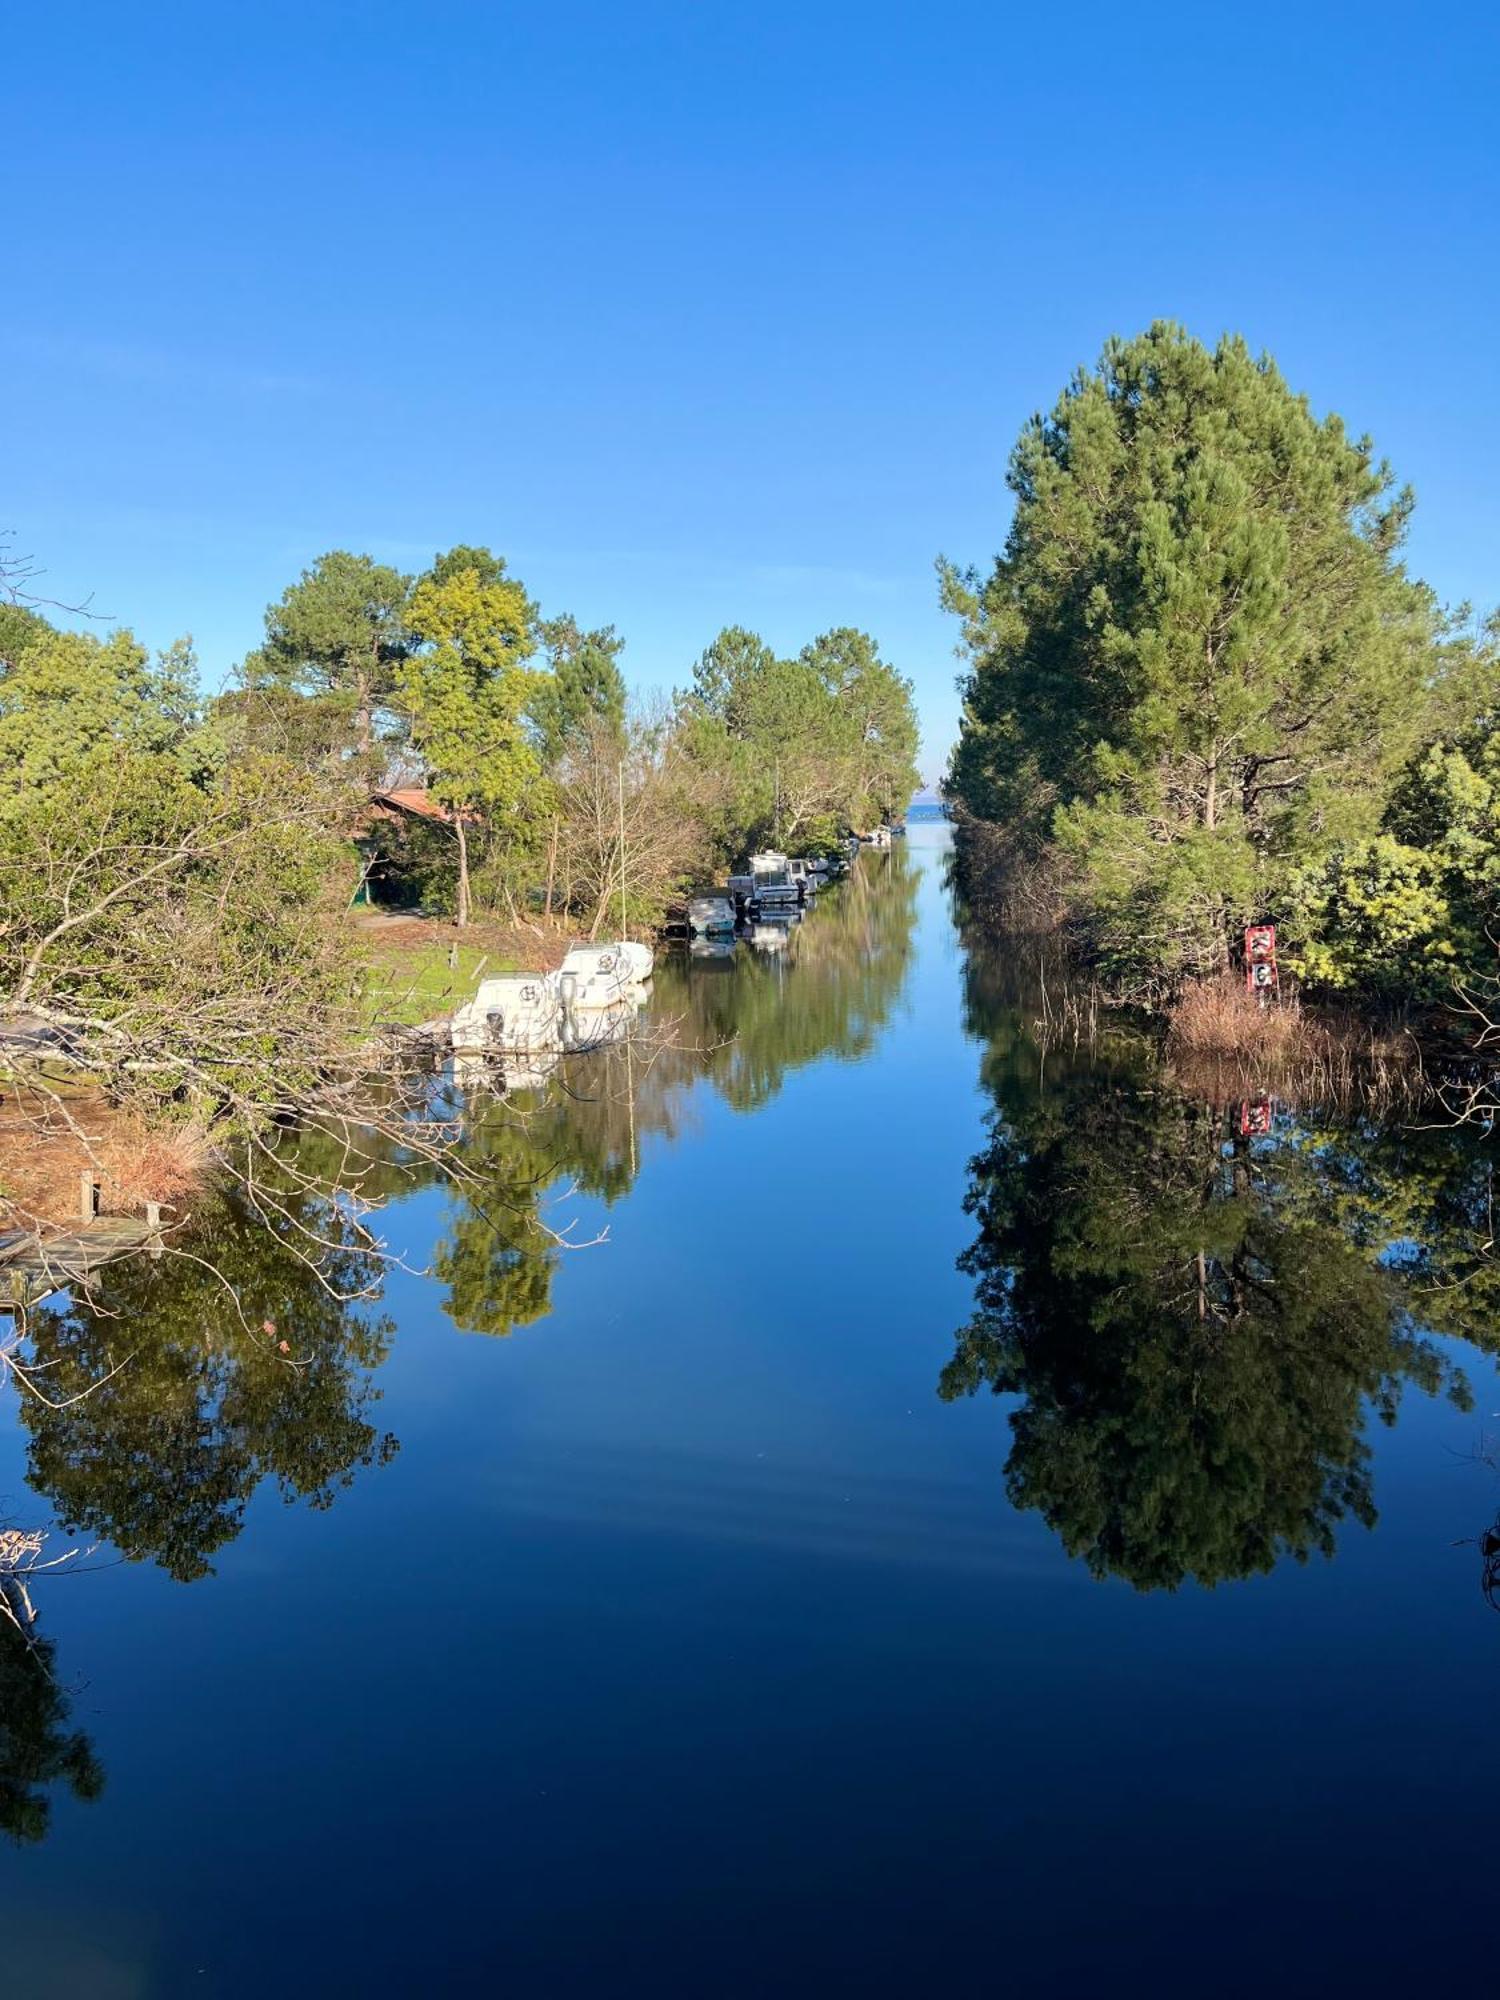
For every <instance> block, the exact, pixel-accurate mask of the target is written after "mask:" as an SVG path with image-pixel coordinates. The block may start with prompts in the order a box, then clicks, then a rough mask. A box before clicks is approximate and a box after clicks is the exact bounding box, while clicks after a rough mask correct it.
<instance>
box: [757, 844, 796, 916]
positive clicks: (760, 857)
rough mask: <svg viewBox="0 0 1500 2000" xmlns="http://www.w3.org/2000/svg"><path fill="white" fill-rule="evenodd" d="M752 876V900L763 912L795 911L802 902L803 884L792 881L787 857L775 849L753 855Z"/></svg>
mask: <svg viewBox="0 0 1500 2000" xmlns="http://www.w3.org/2000/svg"><path fill="white" fill-rule="evenodd" d="M750 875H751V879H752V882H753V885H754V886H753V888H752V891H751V899H752V901H753V902H754V903H755V905H756V906H757V908H759V909H761V910H774V909H795V908H796V906H797V904H798V903H799V902H800V901H801V900H802V888H801V884H800V883H797V882H794V881H793V880H792V875H791V868H790V864H789V863H788V861H787V858H786V856H785V855H784V854H778V853H777V852H776V850H775V849H774V848H767V849H766V850H765V852H764V853H762V854H752V855H751V857H750Z"/></svg>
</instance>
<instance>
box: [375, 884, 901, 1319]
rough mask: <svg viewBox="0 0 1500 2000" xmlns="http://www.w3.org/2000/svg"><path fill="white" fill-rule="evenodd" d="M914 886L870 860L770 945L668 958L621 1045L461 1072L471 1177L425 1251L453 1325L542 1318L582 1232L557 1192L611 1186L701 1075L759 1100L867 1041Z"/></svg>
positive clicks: (889, 996) (676, 1116) (600, 1190)
mask: <svg viewBox="0 0 1500 2000" xmlns="http://www.w3.org/2000/svg"><path fill="white" fill-rule="evenodd" d="M916 885H917V874H916V870H915V869H914V868H913V867H912V866H911V864H910V863H909V862H908V861H907V858H906V856H905V854H904V853H903V854H896V855H890V856H885V857H878V858H875V859H873V860H872V861H870V862H868V863H866V864H865V865H864V866H861V867H860V868H858V869H856V870H855V871H854V872H853V873H852V874H851V876H850V877H849V879H848V880H847V881H845V882H844V883H842V884H841V885H840V886H839V887H838V888H837V889H836V890H834V891H832V892H825V893H824V894H823V895H822V896H821V897H820V898H819V900H818V903H817V905H816V906H815V908H814V909H813V910H812V911H811V912H809V914H808V916H807V918H806V920H805V921H803V922H800V923H797V924H794V925H789V926H784V927H783V932H784V935H782V936H781V940H780V943H779V946H778V949H777V950H776V951H775V952H773V953H769V952H764V951H762V950H760V949H757V948H756V947H755V946H754V944H753V943H752V942H751V941H750V940H742V941H740V942H739V943H738V944H736V945H734V946H733V947H731V948H730V950H729V951H728V952H727V953H726V952H722V951H719V950H715V951H713V952H710V953H706V954H705V953H700V952H696V951H690V950H687V949H684V950H681V951H679V952H676V953H674V954H671V955H669V956H667V957H665V958H664V959H663V960H662V962H661V963H660V964H659V966H658V970H657V974H656V979H655V982H654V987H653V993H652V999H651V1006H650V1010H649V1015H648V1017H647V1018H646V1019H645V1021H644V1022H643V1023H642V1024H641V1025H640V1027H639V1028H638V1030H637V1032H635V1033H634V1034H632V1035H631V1036H630V1037H629V1038H628V1039H626V1040H624V1041H623V1042H621V1043H620V1044H619V1045H617V1046H610V1047H604V1048H600V1049H598V1050H596V1051H595V1052H594V1053H592V1054H590V1055H587V1056H582V1057H573V1056H565V1057H561V1058H557V1059H555V1060H553V1061H552V1062H551V1063H549V1064H547V1065H545V1066H538V1065H537V1064H536V1063H535V1061H534V1059H527V1060H526V1065H525V1067H518V1066H517V1065H516V1064H515V1063H513V1062H509V1061H507V1059H504V1058H502V1059H501V1060H500V1061H499V1063H498V1065H497V1066H495V1067H494V1068H493V1069H492V1070H491V1071H490V1073H489V1075H488V1076H484V1075H482V1074H481V1073H480V1072H479V1071H478V1070H476V1069H473V1068H471V1069H469V1070H468V1071H466V1072H465V1073H464V1074H463V1075H462V1076H460V1077H459V1078H458V1079H457V1083H458V1088H459V1089H460V1091H461V1093H462V1098H463V1112H464V1118H465V1143H464V1164H465V1168H466V1170H467V1171H468V1173H469V1174H471V1175H472V1176H473V1177H474V1181H473V1184H472V1185H467V1186H465V1187H464V1188H463V1189H462V1190H461V1191H456V1192H455V1195H454V1198H453V1202H452V1207H451V1211H450V1216H449V1219H448V1221H447V1223H446V1225H445V1227H444V1229H443V1232H442V1236H441V1239H440V1241H439V1243H438V1245H437V1247H436V1249H435V1251H434V1253H433V1256H432V1271H433V1274H434V1275H435V1276H436V1277H437V1278H438V1279H439V1280H440V1281H441V1283H442V1284H443V1286H444V1288H445V1289H444V1295H443V1300H442V1303H443V1309H444V1311H445V1312H446V1313H447V1314H448V1315H449V1317H450V1318H451V1319H452V1320H453V1321H454V1322H455V1324H456V1325H458V1326H460V1327H462V1328H464V1329H465V1330H468V1331H476V1332H481V1333H491V1334H506V1333H509V1332H511V1331H512V1330H513V1329H514V1328H516V1327H519V1326H526V1325H530V1324H532V1323H533V1322H535V1321H536V1320H539V1319H541V1318H542V1317H544V1316H545V1314H546V1313H547V1311H548V1310H549V1307H550V1303H551V1287H552V1282H553V1278H554V1276H555V1273H556V1270H557V1266H558V1262H559V1259H560V1257H561V1256H562V1254H563V1247H564V1244H565V1243H567V1242H577V1241H578V1240H579V1239H578V1236H577V1233H576V1230H575V1231H574V1232H573V1233H572V1234H571V1235H570V1234H569V1215H568V1210H567V1205H566V1202H565V1201H564V1200H562V1199H561V1197H562V1196H564V1195H567V1194H572V1193H575V1192H576V1193H581V1194H583V1195H587V1196H591V1197H594V1198H596V1199H598V1200H600V1201H602V1202H604V1203H605V1204H606V1205H609V1204H612V1203H614V1202H615V1201H617V1200H618V1199H619V1198H620V1197H621V1196H622V1195H624V1194H625V1193H626V1192H627V1191H628V1190H629V1188H630V1187H631V1186H632V1184H633V1183H634V1180H635V1178H636V1176H637V1174H638V1173H639V1171H640V1165H641V1160H642V1158H643V1156H644V1151H645V1148H646V1147H647V1145H648V1143H649V1142H650V1141H652V1140H653V1139H661V1138H665V1139H668V1140H671V1139H672V1138H674V1137H675V1136H676V1135H677V1134H678V1132H679V1131H680V1130H681V1128H682V1124H683V1120H684V1118H685V1117H686V1116H687V1115H688V1111H687V1107H688V1102H689V1098H690V1096H691V1094H692V1093H693V1091H694V1090H695V1089H697V1088H698V1087H699V1086H700V1085H703V1084H707V1085H708V1086H709V1087H710V1088H712V1089H713V1090H715V1091H716V1092H717V1093H718V1094H719V1095H720V1096H722V1097H723V1098H724V1099H725V1100H726V1101H727V1102H728V1103H729V1104H730V1105H732V1106H733V1107H734V1109H735V1110H737V1111H754V1110H756V1109H758V1108H759V1107H761V1106H762V1105H764V1104H766V1103H768V1102H769V1101H770V1100H771V1099H773V1098H774V1097H775V1096H776V1095H777V1093H778V1092H779V1091H780V1090H781V1089H782V1087H783V1086H784V1084H785V1082H786V1079H787V1077H788V1075H789V1074H790V1073H791V1072H792V1071H794V1070H796V1069H798V1068H801V1067H803V1066H805V1065H806V1064H808V1063H812V1062H816V1061H818V1060H820V1059H822V1058H825V1057H829V1056H833V1057H837V1058H839V1059H842V1060H845V1061H855V1060H857V1059H858V1058H859V1057H860V1056H861V1055H863V1054H865V1053H866V1052H867V1051H868V1050H869V1049H870V1048H872V1047H873V1045H874V1042H875V1040H876V1038H877V1036H878V1035H879V1033H880V1030H881V1028H882V1027H883V1026H884V1024H885V1023H886V1021H887V1020H888V1019H889V1018H890V1015H891V1011H892V1009H893V1007H894V1006H895V1004H896V1001H897V999H898V997H899V994H900V992H901V988H902V985H903V982H904V980H905V977H906V973H907V970H908V968H909V966H910V963H911V957H912V951H913V932H914V927H915V914H916ZM403 1171H406V1172H411V1171H412V1168H411V1166H410V1163H407V1165H406V1166H405V1167H404V1168H403Z"/></svg>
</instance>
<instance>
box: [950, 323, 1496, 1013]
mask: <svg viewBox="0 0 1500 2000" xmlns="http://www.w3.org/2000/svg"><path fill="white" fill-rule="evenodd" d="M1009 485H1010V488H1011V491H1012V494H1013V495H1014V512H1013V516H1012V520H1011V525H1010V530H1009V533H1008V536H1007V539H1006V543H1005V547H1004V550H1003V552H1002V554H1001V555H1000V556H999V557H998V558H997V560H996V561H995V563H994V565H993V566H992V568H991V569H990V570H989V572H988V573H981V572H979V571H977V570H972V569H971V570H961V569H959V568H956V567H954V566H953V565H950V564H944V565H942V590H943V596H944V601H945V603H946V604H947V606H948V608H949V609H950V610H951V611H953V612H954V613H955V614H956V615H957V616H958V618H959V619H960V620H961V624H962V651H963V654H964V656H965V659H966V672H965V675H964V678H963V682H962V689H963V694H964V711H963V721H962V729H961V734H960V738H959V742H958V746H957V749H956V751H955V753H954V756H953V760H952V765H951V768H950V771H949V776H948V790H949V795H950V797H951V799H952V801H953V803H954V807H955V811H956V813H957V815H958V817H959V820H960V847H961V852H962V855H963V864H964V869H965V875H966V882H967V886H968V888H969V891H970V894H971V899H972V900H973V902H974V904H975V906H976V907H977V908H979V909H981V910H985V911H987V912H988V914H989V919H990V921H991V922H992V923H995V924H1007V925H1020V926H1022V927H1025V928H1031V929H1038V928H1041V929H1058V930H1060V931H1061V932H1062V933H1063V935H1064V936H1065V938H1066V939H1067V941H1068V944H1069V946H1070V948H1071V949H1072V951H1073V952H1074V954H1075V955H1076V957H1077V958H1078V959H1080V960H1081V961H1082V962H1083V963H1085V964H1086V965H1087V966H1089V967H1090V968H1091V970H1092V971H1093V972H1094V973H1095V974H1096V976H1097V977H1098V978H1099V979H1100V980H1101V981H1102V982H1103V984H1104V985H1105V987H1106V988H1107V989H1108V991H1109V992H1110V993H1111V994H1113V995H1114V996H1116V997H1122V998H1127V999H1131V1000H1135V1001H1139V1002H1144V1003H1146V1004H1149V1005H1152V1006H1168V1007H1170V1006H1173V1005H1176V1006H1177V1007H1179V1008H1180V1007H1181V1006H1182V1004H1183V996H1184V994H1185V993H1186V992H1188V991H1189V990H1190V989H1191V988H1192V987H1193V985H1194V983H1195V982H1201V981H1207V982H1209V994H1208V996H1202V997H1197V998H1194V999H1192V1000H1191V1001H1189V1003H1188V1004H1189V1007H1190V1009H1191V1011H1190V1013H1189V1015H1188V1016H1187V1017H1185V1018H1184V1019H1182V1021H1181V1023H1180V1027H1179V1031H1178V1032H1179V1036H1180V1037H1191V1036H1193V1035H1199V1034H1201V1033H1202V1032H1203V1031H1204V1024H1205V1022H1206V1021H1207V1019H1208V1017H1209V1016H1210V1015H1212V1016H1214V1017H1215V1019H1216V1023H1217V1026H1216V1030H1215V1031H1216V1032H1221V1031H1222V1030H1223V1029H1224V1028H1225V1026H1226V1021H1225V1012H1224V1005H1223V1004H1221V1002H1220V1001H1219V1000H1217V999H1215V998H1214V997H1212V996H1214V995H1217V994H1219V992H1220V990H1221V989H1220V982H1221V981H1222V980H1223V978H1224V977H1225V975H1226V973H1229V972H1231V971H1237V969H1238V952H1239V947H1240V940H1241V938H1242V935H1243V932H1244V929H1245V927H1246V926H1247V925H1250V924H1254V923H1263V922H1272V923H1275V924H1276V926H1277V928H1278V933H1279V946H1280V963H1281V968H1282V972H1283V974H1284V975H1290V976H1291V979H1292V980H1293V981H1295V982H1296V984H1297V985H1298V986H1299V987H1300V989H1301V990H1302V992H1303V993H1304V994H1305V995H1306V996H1307V997H1308V998H1309V999H1310V1000H1311V1001H1313V1002H1315V1003H1316V1002H1320V1001H1323V1000H1329V999H1333V1000H1339V1001H1343V1002H1348V1003H1351V1004H1353V1005H1354V1006H1356V1007H1357V1008H1359V1009H1361V1010H1363V1011H1364V1012H1366V1013H1369V1012H1372V1011H1373V1012H1378V1013H1381V1014H1383V1015H1385V1016H1387V1017H1397V1018H1400V1019H1403V1020H1406V1019H1411V1018H1413V1017H1416V1016H1419V1015H1421V1016H1424V1017H1425V1018H1426V1019H1427V1020H1428V1021H1429V1022H1431V1021H1435V1020H1438V1021H1440V1020H1442V1019H1444V1018H1448V1019H1450V1020H1452V1019H1455V1018H1456V1014H1457V1013H1458V1012H1462V1011H1463V1010H1465V1009H1470V1008H1478V1009H1480V1010H1481V1011H1485V1012H1489V1013H1492V1012H1493V1011H1494V1010H1493V1008H1492V1007H1490V1006H1489V1005H1488V1003H1489V1000H1490V998H1491V996H1493V994H1494V993H1495V991H1496V970H1497V959H1496V940H1497V938H1500V738H1497V736H1496V733H1495V719H1496V708H1497V700H1500V623H1497V622H1496V621H1495V620H1493V619H1492V620H1491V621H1490V622H1489V623H1488V624H1487V625H1486V624H1483V623H1481V622H1479V621H1476V620H1475V619H1474V618H1473V616H1472V615H1471V613H1470V612H1469V609H1468V607H1466V606H1464V607H1459V608H1458V609H1457V610H1456V611H1451V612H1450V611H1448V610H1445V609H1444V607H1443V606H1442V605H1440V604H1439V602H1438V601H1437V599H1436V597H1435V596H1434V594H1433V592H1432V591H1431V590H1430V589H1429V588H1428V587H1427V586H1426V585H1425V584H1424V583H1422V582H1421V581H1420V580H1419V579H1418V578H1416V577H1414V576H1413V575H1412V574H1411V573H1410V572H1409V570H1408V569H1407V567H1406V564H1405V562H1404V559H1403V547H1404V544H1405V540H1406V535H1407V530H1408V527H1409V524H1410V521H1411V516H1412V509H1413V504H1414V503H1413V496H1412V494H1411V492H1410V490H1409V489H1408V488H1406V487H1403V486H1400V485H1399V484H1397V482H1396V480H1395V478H1394V475H1393V474H1392V472H1391V470H1390V468H1389V467H1388V466H1387V465H1386V464H1385V463H1384V462H1383V461H1382V460H1380V459H1379V458H1378V457H1377V456H1376V454H1375V450H1374V447H1373V445H1372V444H1371V442H1370V440H1369V439H1368V438H1364V437H1358V436H1355V435H1352V434H1351V433H1350V432H1349V431H1348V430H1347V429H1346V427H1345V425H1344V423H1343V422H1342V420H1341V419H1340V418H1339V417H1337V416H1333V415H1330V416H1325V417H1319V416H1317V415H1315V413H1314V412H1313V410H1312V409H1311V407H1310V406H1309V404H1308V402H1307V400H1306V398H1305V397H1303V396H1300V395H1298V394H1296V393H1295V392H1294V391H1293V390H1292V388H1291V387H1290V386H1289V385H1288V384H1287V383H1286V381H1285V380H1284V379H1283V377H1282V376H1281V374H1280V372H1279V371H1278V370H1277V368H1276V366H1275V364H1274V363H1273V362H1272V361H1271V360H1270V359H1269V358H1268V357H1265V356H1256V355H1254V354H1252V353H1251V351H1250V350H1249V348H1248V347H1247V346H1246V344H1245V343H1244V341H1243V340H1240V339H1238V338H1225V339H1224V340H1222V341H1221V342H1220V343H1219V344H1218V346H1217V347H1215V348H1212V349H1210V348H1207V347H1205V346H1203V345H1201V344H1200V343H1199V342H1198V341H1196V340H1194V339H1192V338H1191V337H1189V336H1188V335H1187V334H1186V333H1184V332H1183V331H1182V330H1181V329H1180V328H1177V327H1174V326H1171V325H1166V324H1157V325H1155V326H1153V327H1152V328H1151V329H1150V330H1149V331H1148V332H1147V333H1145V334H1143V335H1141V336H1140V337H1138V338H1135V339H1129V340H1123V339H1122V340H1112V341H1111V342H1110V343H1109V344H1108V345H1107V347H1106V348H1105V351H1104V353H1103V355H1102V357H1101V359H1100V362H1099V364H1098V366H1097V367H1096V368H1094V369H1092V370H1088V371H1080V372H1079V374H1077V375H1076V376H1075V377H1074V379H1073V380H1072V382H1071V383H1070V384H1069V385H1068V387H1067V388H1066V389H1065V391H1064V392H1063V394H1062V396H1061V397H1060V398H1059V400H1058V401H1057V403H1056V404H1055V405H1054V407H1053V408H1052V409H1051V411H1050V412H1048V413H1047V414H1046V415H1038V416H1036V417H1034V418H1033V419H1032V420H1031V421H1030V422H1029V423H1028V424H1027V425H1026V426H1025V428H1024V430H1023V431H1022V434H1021V436H1020V439H1019V440H1018V442H1017V444H1016V447H1015V450H1014V452H1013V454H1012V457H1011V462H1010V471H1009ZM1252 1011H1253V1010H1250V1011H1247V1010H1246V1009H1244V1008H1243V1007H1240V1008H1238V1009H1237V1014H1236V1021H1237V1024H1238V1027H1239V1028H1240V1029H1241V1030H1243V1031H1245V1032H1247V1033H1248V1032H1252V1031H1253V1032H1254V1033H1259V1034H1261V1035H1264V1034H1266V1033H1269V1032H1272V1031H1271V1030H1269V1029H1268V1028H1264V1027H1261V1028H1259V1029H1255V1028H1254V1024H1253V1023H1252V1019H1251V1012H1252ZM1302 1031H1304V1032H1305V1031H1306V1023H1305V1021H1304V1023H1303V1030H1302Z"/></svg>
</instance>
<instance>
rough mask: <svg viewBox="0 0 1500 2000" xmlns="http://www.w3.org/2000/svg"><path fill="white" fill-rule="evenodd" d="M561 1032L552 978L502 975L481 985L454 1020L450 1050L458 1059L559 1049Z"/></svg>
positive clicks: (558, 995)
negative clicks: (479, 1054)
mask: <svg viewBox="0 0 1500 2000" xmlns="http://www.w3.org/2000/svg"><path fill="white" fill-rule="evenodd" d="M565 1028H566V1022H565V1020H564V1008H563V996H562V984H561V981H560V980H559V979H558V976H557V974H556V973H555V972H507V973H502V974H500V975H498V976H497V977H496V978H493V979H481V980H480V982H479V989H478V991H477V992H476V993H475V995H474V998H473V999H472V1000H470V1001H467V1002H466V1003H465V1004H464V1005H463V1006H462V1007H460V1008H459V1010H458V1012H457V1013H456V1014H455V1015H454V1016H453V1022H452V1035H453V1046H454V1049H455V1050H457V1051H458V1052H460V1053H463V1052H466V1051H476V1052H481V1051H484V1050H487V1049H503V1050H510V1051H515V1052H519V1053H523V1054H524V1053H528V1052H531V1051H543V1050H548V1049H560V1048H562V1047H563V1046H564V1045H565V1043H564V1036H565Z"/></svg>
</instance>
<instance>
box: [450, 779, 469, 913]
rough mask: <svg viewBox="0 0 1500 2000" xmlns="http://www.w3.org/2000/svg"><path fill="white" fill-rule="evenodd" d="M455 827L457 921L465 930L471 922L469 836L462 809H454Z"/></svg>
mask: <svg viewBox="0 0 1500 2000" xmlns="http://www.w3.org/2000/svg"><path fill="white" fill-rule="evenodd" d="M453 826H454V831H455V832H456V833H457V835H458V916H457V918H456V919H455V921H456V922H457V924H458V928H459V929H460V930H463V929H465V928H466V927H467V925H468V921H469V836H468V833H467V831H466V829H465V827H464V816H463V811H462V808H461V807H457V806H455V807H454V809H453Z"/></svg>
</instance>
